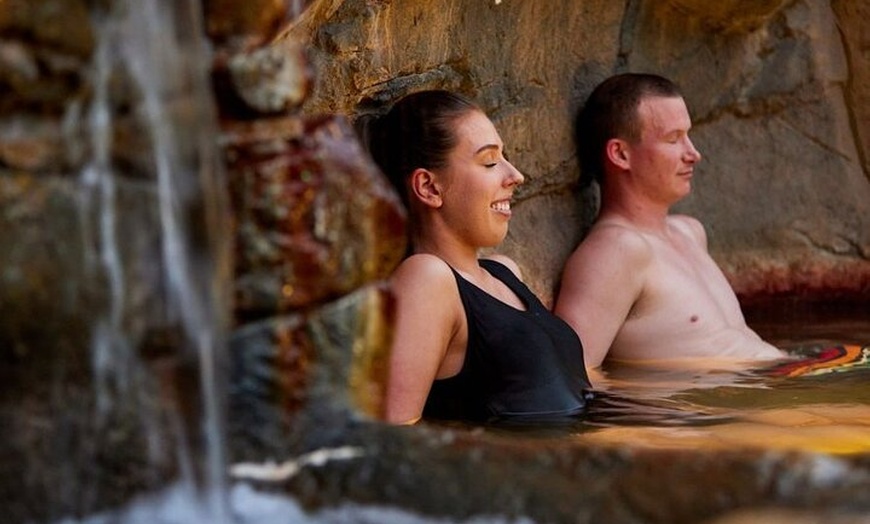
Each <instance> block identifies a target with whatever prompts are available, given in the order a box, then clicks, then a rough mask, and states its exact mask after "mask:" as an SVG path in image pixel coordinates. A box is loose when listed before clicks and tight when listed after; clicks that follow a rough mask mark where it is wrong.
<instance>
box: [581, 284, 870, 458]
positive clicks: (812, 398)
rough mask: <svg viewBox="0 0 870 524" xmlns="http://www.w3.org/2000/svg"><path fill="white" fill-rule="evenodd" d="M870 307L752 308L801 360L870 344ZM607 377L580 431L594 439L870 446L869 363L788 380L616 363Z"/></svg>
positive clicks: (655, 444)
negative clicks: (834, 349) (826, 350)
mask: <svg viewBox="0 0 870 524" xmlns="http://www.w3.org/2000/svg"><path fill="white" fill-rule="evenodd" d="M868 310H870V309H868V307H867V304H855V303H848V304H837V303H830V304H803V303H800V302H797V301H794V300H791V301H787V302H786V301H781V302H776V303H767V304H762V305H758V306H755V307H753V308H748V309H747V310H746V317H747V322H748V323H749V324H750V326H751V327H752V328H753V329H755V330H756V331H757V332H758V333H759V335H761V336H762V337H763V338H764V339H765V340H767V341H769V342H771V343H773V344H774V345H776V346H778V347H780V348H782V349H784V350H785V351H787V352H788V353H789V354H791V355H793V356H794V358H796V359H800V358H803V357H808V356H814V355H817V354H819V353H820V352H821V350H822V349H823V348H826V347H830V346H832V345H837V344H854V345H857V346H859V347H862V346H867V345H868V344H870V315H868V314H867V312H868ZM865 351H866V350H865ZM599 384H600V385H601V386H602V388H601V389H602V390H603V391H602V392H601V393H600V394H599V395H598V398H597V399H596V401H595V403H594V404H593V406H592V408H591V409H590V413H589V416H588V418H587V420H586V421H584V423H583V427H582V428H578V431H577V438H579V439H581V440H582V441H585V442H589V443H594V444H596V445H623V444H630V445H631V446H633V447H643V448H661V449H685V448H696V449H697V448H700V449H723V448H724V449H734V448H739V447H753V448H754V447H761V448H764V449H782V450H803V451H816V452H825V453H834V454H851V453H861V452H868V451H870V366H868V365H867V364H864V365H858V366H853V367H846V366H835V367H832V368H830V369H829V370H825V371H823V372H815V373H814V374H805V375H802V376H795V377H788V376H770V374H769V373H765V372H762V371H761V370H759V369H742V368H741V369H734V368H733V367H728V366H718V365H716V363H710V365H707V366H699V365H695V364H692V365H685V364H680V363H676V362H663V363H658V364H656V365H629V364H625V363H612V364H610V365H608V366H606V367H605V368H603V371H602V376H601V377H599Z"/></svg>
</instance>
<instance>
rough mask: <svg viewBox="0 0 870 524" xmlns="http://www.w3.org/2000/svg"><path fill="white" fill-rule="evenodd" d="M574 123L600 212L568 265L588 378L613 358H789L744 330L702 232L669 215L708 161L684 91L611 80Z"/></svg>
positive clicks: (564, 311) (573, 319) (563, 294)
mask: <svg viewBox="0 0 870 524" xmlns="http://www.w3.org/2000/svg"><path fill="white" fill-rule="evenodd" d="M576 124H577V127H576V131H577V146H578V153H579V156H580V162H581V167H582V171H583V175H584V176H589V175H590V174H592V175H594V176H595V177H596V180H597V181H598V183H599V185H600V189H601V209H600V211H599V215H598V218H597V220H596V221H595V223H594V224H593V226H592V229H591V230H590V232H589V234H588V235H587V236H586V238H585V239H584V240H583V242H582V243H581V244H580V246H578V247H577V249H576V251H575V252H574V253H573V254H572V255H571V256H570V257H569V259H568V261H567V263H566V266H565V270H564V274H563V276H562V284H561V289H560V292H559V295H558V298H557V302H556V307H555V312H556V314H557V315H559V316H561V317H562V318H563V319H565V320H566V321H567V322H568V323H569V324H570V325H571V326H572V327H573V328H574V330H575V331H577V333H578V335H579V336H580V339H581V340H582V342H583V348H584V355H585V358H586V367H587V368H589V369H593V368H596V367H598V366H600V365H601V363H602V361H604V359H605V357H608V358H614V359H619V360H633V361H651V360H655V361H660V360H673V359H682V360H683V361H684V362H691V361H692V359H696V362H698V363H703V364H704V365H709V364H711V360H712V359H713V357H715V358H717V359H721V360H724V361H730V362H735V361H748V360H767V359H776V358H780V357H783V356H784V354H783V353H782V352H780V351H779V350H778V349H776V348H775V347H773V346H771V345H770V344H768V343H766V342H764V341H763V340H761V338H760V337H759V336H758V335H757V334H756V333H755V332H753V331H752V330H751V329H750V328H749V327H748V326H747V325H746V321H745V320H744V318H743V313H742V312H741V310H740V304H739V303H738V301H737V297H736V296H735V294H734V291H733V290H732V289H731V286H730V285H729V283H728V282H727V280H726V279H725V276H724V275H723V274H722V271H721V270H720V269H719V267H718V266H717V265H716V263H715V262H714V261H713V259H712V258H711V257H710V255H709V253H708V252H707V237H706V234H705V232H704V227H703V226H702V225H701V223H700V222H698V221H697V220H696V219H694V218H691V217H688V216H684V215H671V214H669V210H670V207H671V206H673V205H674V204H675V203H677V202H678V201H679V200H680V199H682V198H683V197H685V196H686V195H688V194H689V192H690V191H691V188H692V178H693V174H694V167H695V165H696V164H697V163H698V162H699V161H700V160H701V154H700V153H699V152H698V150H697V149H695V146H694V145H693V144H692V141H691V140H690V139H689V129H690V128H691V119H690V118H689V113H688V110H687V109H686V104H685V101H684V100H683V98H682V96H681V94H680V91H679V89H678V88H677V86H676V85H674V84H673V83H672V82H671V81H669V80H667V79H665V78H662V77H659V76H656V75H647V74H623V75H617V76H614V77H611V78H609V79H607V80H605V81H604V82H603V83H601V84H600V85H599V86H598V87H597V88H596V89H595V90H594V91H593V92H592V94H591V95H590V96H589V99H588V101H587V103H586V105H585V107H584V108H583V110H582V111H581V112H580V113H579V114H578V117H577V123H576Z"/></svg>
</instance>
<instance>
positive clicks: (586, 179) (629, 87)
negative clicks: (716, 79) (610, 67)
mask: <svg viewBox="0 0 870 524" xmlns="http://www.w3.org/2000/svg"><path fill="white" fill-rule="evenodd" d="M648 96H662V97H682V96H683V95H682V93H681V92H680V88H679V87H678V86H677V85H676V84H675V83H673V82H671V81H670V80H668V79H667V78H664V77H662V76H658V75H654V74H647V73H623V74H619V75H614V76H611V77H610V78H608V79H606V80H604V81H603V82H601V83H600V84H598V86H597V87H596V88H595V89H594V90H593V91H592V93H591V94H590V95H589V98H587V100H586V104H585V105H584V106H583V108H582V109H581V110H580V111H579V112H578V113H577V118H576V119H575V121H574V139H575V146H576V148H577V158H578V160H579V162H580V180H581V184H582V185H583V186H586V185H588V184H589V183H591V182H592V180H595V181H596V182H598V184H599V185H600V184H602V183H603V181H604V164H603V155H604V146H605V144H607V141H608V140H610V139H611V138H622V139H625V140H629V141H632V142H633V141H637V140H639V139H640V131H641V130H640V122H639V119H638V114H637V108H638V106H639V105H640V102H641V100H642V99H643V98H645V97H648Z"/></svg>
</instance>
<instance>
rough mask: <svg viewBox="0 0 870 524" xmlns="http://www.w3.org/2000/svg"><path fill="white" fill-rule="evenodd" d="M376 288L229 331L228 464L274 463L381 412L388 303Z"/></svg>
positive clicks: (389, 331) (384, 293) (388, 335)
mask: <svg viewBox="0 0 870 524" xmlns="http://www.w3.org/2000/svg"><path fill="white" fill-rule="evenodd" d="M391 300H392V299H391V295H390V294H389V292H388V291H387V290H386V289H384V288H382V287H380V286H377V285H370V286H366V287H363V288H361V289H359V290H357V291H355V292H353V293H350V294H348V295H347V296H345V297H342V298H341V299H339V300H337V301H335V302H331V303H326V304H323V305H322V306H320V307H318V308H316V309H312V310H310V311H308V312H306V313H296V314H291V315H286V316H279V317H273V318H269V319H266V320H263V321H260V322H254V323H249V324H247V325H245V326H243V327H241V328H239V329H237V330H236V331H235V333H234V334H233V336H232V340H231V345H230V351H231V367H230V369H231V379H230V391H229V398H230V411H229V412H230V414H231V416H230V418H229V431H230V441H229V443H230V450H231V457H232V460H233V461H246V460H262V459H263V458H264V457H268V458H269V459H271V460H278V459H281V458H284V457H288V456H291V455H292V454H293V453H294V452H295V451H296V450H299V449H310V448H313V447H316V446H320V445H323V444H324V443H326V442H334V441H338V440H341V439H343V435H344V432H345V431H346V430H347V427H348V425H349V424H350V425H353V424H354V423H355V421H356V423H358V422H359V421H361V420H370V419H379V418H381V417H382V416H383V409H384V403H383V398H384V385H385V384H386V380H387V359H388V353H389V351H388V349H389V341H390V338H391V335H392V328H391V320H392V313H393V310H392V301H391Z"/></svg>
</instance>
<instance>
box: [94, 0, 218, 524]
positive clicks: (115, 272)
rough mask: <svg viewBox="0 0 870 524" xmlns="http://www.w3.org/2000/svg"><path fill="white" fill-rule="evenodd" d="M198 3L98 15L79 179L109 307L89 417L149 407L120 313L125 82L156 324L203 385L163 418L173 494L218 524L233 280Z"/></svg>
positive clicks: (156, 0) (129, 5) (101, 328)
mask: <svg viewBox="0 0 870 524" xmlns="http://www.w3.org/2000/svg"><path fill="white" fill-rule="evenodd" d="M199 4H200V3H199V2H196V1H193V0H122V1H119V2H116V3H115V4H114V6H113V10H112V11H111V12H105V13H100V14H98V15H95V17H96V18H97V20H96V26H97V27H98V28H99V34H98V42H97V47H96V52H95V53H94V61H93V75H92V80H93V81H92V84H93V97H92V100H91V103H90V108H89V110H88V113H87V125H86V126H85V128H86V129H87V131H88V133H89V136H90V137H91V144H90V151H91V158H90V160H89V161H88V163H87V165H86V166H85V167H84V169H83V170H82V174H81V177H80V185H81V202H82V208H83V215H86V216H95V217H96V219H95V221H94V222H95V225H94V227H93V228H92V229H94V230H95V231H94V232H93V233H91V232H89V229H88V228H87V227H85V228H84V231H85V239H84V241H85V242H86V244H89V245H93V246H94V252H93V253H91V254H90V256H89V257H88V260H86V263H88V266H89V269H90V271H91V272H92V273H97V274H99V277H100V278H99V279H100V281H101V282H104V287H105V288H106V290H105V296H106V299H105V301H106V307H105V311H104V312H103V313H102V314H100V315H99V316H98V318H97V319H96V320H95V321H94V326H93V334H92V350H91V357H92V368H93V373H94V389H95V397H96V400H95V403H96V412H97V413H96V415H97V418H98V419H108V417H109V414H110V413H111V411H112V410H113V409H114V408H115V403H116V401H117V399H122V398H124V399H129V398H133V399H135V400H140V402H139V404H140V405H142V404H147V402H141V399H140V396H142V395H143V393H142V391H141V390H140V386H141V383H142V380H141V377H142V375H144V374H146V373H147V371H146V370H145V367H144V365H143V363H142V362H140V361H139V357H138V355H137V354H136V352H137V348H138V345H139V344H140V343H141V338H142V335H143V334H142V328H139V329H137V328H136V327H135V325H134V324H136V322H131V321H130V320H129V319H127V318H126V317H127V315H126V314H127V313H128V310H129V309H130V303H131V301H132V300H133V298H131V297H130V296H129V295H130V292H129V290H128V289H127V288H126V285H127V282H129V281H130V279H131V278H134V276H131V275H130V274H128V273H129V268H127V267H126V266H125V260H124V258H125V257H124V255H123V252H124V243H125V242H127V243H129V242H132V241H133V240H131V239H129V238H125V237H122V235H121V233H120V230H121V229H122V226H121V224H122V222H123V220H124V216H123V214H124V210H123V209H122V208H121V207H122V204H121V202H120V200H119V196H118V193H119V192H118V186H119V181H121V180H125V179H129V178H130V177H129V176H125V174H124V173H122V169H119V168H118V166H116V165H114V164H113V147H114V145H115V144H114V143H113V138H114V137H115V135H116V133H115V127H114V122H113V118H114V117H115V114H116V113H117V106H118V105H119V104H118V103H117V100H115V99H114V98H117V97H118V96H119V95H118V94H117V93H115V94H113V91H112V90H113V89H117V86H116V85H114V84H113V82H117V81H118V79H119V78H121V79H124V80H125V81H126V82H127V84H128V87H130V91H131V92H129V93H124V96H129V97H131V99H132V100H131V106H132V108H131V109H130V112H131V114H132V116H133V118H134V119H135V120H137V121H138V122H140V124H139V127H140V128H141V129H142V130H143V133H144V134H145V135H146V136H145V137H144V139H145V141H147V142H148V143H149V144H150V150H149V151H147V156H148V157H149V160H148V162H147V165H149V166H151V170H152V172H149V173H146V174H145V175H144V178H146V179H147V180H148V183H149V184H151V185H153V187H152V188H151V190H150V193H151V194H152V195H156V205H157V208H158V209H157V211H156V215H157V219H156V222H157V224H158V226H159V227H158V234H157V236H158V237H159V248H158V249H159V252H160V258H161V259H162V261H161V262H162V263H161V264H160V270H159V271H160V272H161V275H162V278H161V279H159V280H160V281H161V282H162V283H163V285H164V289H163V290H162V291H161V292H159V293H158V294H159V295H160V296H162V297H163V301H164V303H163V304H162V305H161V309H162V310H163V312H164V313H163V314H164V318H163V319H162V323H164V324H165V325H170V326H174V327H175V329H176V330H177V331H178V332H179V336H178V337H177V339H178V341H179V345H180V347H178V348H176V349H175V351H177V352H178V355H177V359H178V369H177V371H176V372H177V373H178V374H179V376H178V378H177V380H178V381H179V382H183V381H184V380H185V377H186V379H187V380H191V377H195V378H194V380H196V379H198V380H199V382H200V384H199V391H198V393H195V395H194V396H196V397H198V398H197V399H195V401H193V402H192V404H196V407H195V409H193V410H192V411H191V410H189V409H188V410H187V412H185V413H181V411H184V407H182V406H176V409H175V410H172V411H173V412H172V413H170V414H169V417H168V418H169V419H170V420H169V422H168V424H169V426H170V428H169V431H170V433H172V434H173V440H174V443H175V444H176V446H177V449H176V450H175V452H174V453H175V457H176V460H177V465H176V466H177V469H178V471H179V478H178V483H179V486H180V487H179V491H180V492H182V493H186V494H187V495H186V496H185V500H187V502H188V503H190V504H192V505H193V506H192V508H191V509H188V510H187V511H188V513H191V515H196V516H195V517H194V519H193V520H192V522H193V521H208V522H216V523H222V522H229V521H230V518H229V511H228V509H227V499H228V497H227V495H226V485H225V470H226V467H225V463H226V460H225V458H224V451H223V450H224V442H223V434H224V433H223V423H222V421H221V416H222V413H223V409H222V405H221V396H220V393H219V392H221V391H223V390H224V388H222V387H220V384H219V383H220V379H219V376H220V373H219V369H220V362H221V358H222V355H223V353H224V329H225V327H226V326H225V324H226V317H227V311H226V309H227V308H228V307H229V302H228V300H227V299H226V290H225V287H224V286H226V285H227V284H228V283H229V281H230V278H229V275H228V263H227V253H228V250H227V247H228V245H229V244H228V240H227V239H226V236H227V235H226V232H227V230H228V229H227V227H226V224H224V223H222V221H223V217H226V216H228V207H227V203H226V200H225V195H224V192H225V188H226V184H225V182H224V180H223V173H222V170H221V164H220V161H219V156H218V149H217V144H216V140H217V128H216V118H215V115H214V113H213V109H212V99H211V91H210V88H209V84H208V65H209V57H208V54H207V47H206V43H205V37H204V31H203V29H202V14H201V13H200V11H199V9H200V5H199ZM125 182H126V183H129V180H125ZM85 222H87V220H85ZM140 227H143V228H144V225H142V226H140ZM148 263H149V264H152V263H154V261H149V262H148ZM138 322H139V323H140V324H141V319H140V320H139V321H138ZM152 327H153V326H152ZM182 385H183V384H182ZM193 391H196V390H193ZM175 394H176V395H177V396H176V401H177V402H180V403H191V399H189V398H182V397H183V396H184V395H185V394H182V395H178V394H177V393H175ZM139 411H140V413H139V416H140V418H143V419H146V418H147V417H148V415H149V414H152V415H153V410H151V411H149V410H148V409H142V410H139ZM190 415H194V416H195V417H201V424H200V423H197V421H191V420H187V418H190V417H189V416H190ZM158 424H159V421H157V420H142V422H141V425H142V427H143V429H144V431H146V432H147V433H149V434H148V435H146V436H145V441H146V442H147V443H148V455H149V457H150V458H151V459H152V461H153V459H154V458H155V457H159V456H160V455H161V454H162V453H163V452H162V450H161V449H160V448H161V446H163V445H164V444H163V443H162V442H161V441H162V438H161V435H160V431H159V430H158V428H157V426H158ZM107 425H108V423H105V424H98V426H100V427H106V426H107ZM199 455H202V456H199Z"/></svg>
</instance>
